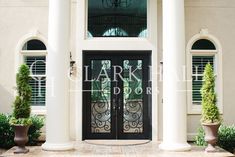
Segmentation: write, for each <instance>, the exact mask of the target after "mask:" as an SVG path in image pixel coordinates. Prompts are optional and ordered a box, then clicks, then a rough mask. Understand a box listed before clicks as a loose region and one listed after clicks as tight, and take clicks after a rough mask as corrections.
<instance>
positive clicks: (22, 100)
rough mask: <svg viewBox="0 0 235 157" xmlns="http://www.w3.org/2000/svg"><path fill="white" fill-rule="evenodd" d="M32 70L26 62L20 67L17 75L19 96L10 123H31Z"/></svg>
mask: <svg viewBox="0 0 235 157" xmlns="http://www.w3.org/2000/svg"><path fill="white" fill-rule="evenodd" d="M29 74H30V71H29V67H28V66H27V65H26V64H22V65H21V66H20V68H19V72H18V73H17V75H16V85H17V87H16V90H17V96H16V98H15V101H14V104H13V117H12V118H11V120H10V123H11V124H12V125H13V124H20V125H30V124H31V119H30V118H29V117H30V112H31V107H30V100H31V94H32V89H31V86H30V85H29V81H30V76H29Z"/></svg>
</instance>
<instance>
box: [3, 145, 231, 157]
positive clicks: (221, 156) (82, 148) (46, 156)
mask: <svg viewBox="0 0 235 157" xmlns="http://www.w3.org/2000/svg"><path fill="white" fill-rule="evenodd" d="M14 149H15V148H12V149H10V150H8V151H7V152H5V153H4V154H2V155H0V156H1V157H11V156H16V157H75V156H76V157H77V156H79V157H80V156H86V157H99V156H102V157H103V156H104V157H229V156H233V154H231V153H228V152H225V151H224V150H222V149H218V152H216V153H205V152H204V148H202V147H196V146H193V147H192V150H191V151H188V152H165V151H162V150H159V149H158V143H154V142H150V143H147V144H142V145H131V146H107V145H106V146H103V145H94V144H89V143H87V142H81V143H77V144H76V147H75V149H74V150H72V151H65V152H51V151H43V150H42V149H41V147H29V149H30V152H29V153H28V154H26V155H14V153H13V151H14Z"/></svg>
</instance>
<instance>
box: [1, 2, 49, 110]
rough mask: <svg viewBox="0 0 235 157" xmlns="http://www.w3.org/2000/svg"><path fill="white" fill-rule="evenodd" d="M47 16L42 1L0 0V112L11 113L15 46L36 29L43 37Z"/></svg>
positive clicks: (45, 4)
mask: <svg viewBox="0 0 235 157" xmlns="http://www.w3.org/2000/svg"><path fill="white" fill-rule="evenodd" d="M13 2H14V3H13ZM47 17H48V8H47V1H45V0H40V1H29V0H28V1H22V0H15V1H7V0H0V112H4V113H9V112H11V105H12V101H13V100H14V85H15V64H16V61H15V60H16V59H15V58H16V56H15V55H16V51H17V50H16V49H17V45H18V43H19V41H20V40H22V38H23V37H24V36H25V35H27V34H29V33H32V32H33V31H35V30H38V31H39V32H40V34H41V35H42V36H45V37H46V36H47V19H48V18H47Z"/></svg>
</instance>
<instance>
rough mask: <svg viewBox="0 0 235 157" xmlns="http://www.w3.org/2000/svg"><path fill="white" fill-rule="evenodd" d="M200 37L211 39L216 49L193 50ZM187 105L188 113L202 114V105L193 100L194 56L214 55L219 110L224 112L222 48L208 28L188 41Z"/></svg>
mask: <svg viewBox="0 0 235 157" xmlns="http://www.w3.org/2000/svg"><path fill="white" fill-rule="evenodd" d="M200 39H207V40H210V41H211V42H212V43H213V44H214V45H215V47H216V50H192V45H193V44H194V43H195V42H196V41H197V40H200ZM186 53H187V62H186V63H187V67H188V68H187V107H188V114H196V115H200V114H201V110H202V106H201V105H196V104H193V101H192V57H193V56H214V71H215V76H216V87H215V88H216V93H217V96H218V100H217V104H218V107H219V111H220V113H221V114H223V90H222V89H223V87H222V85H223V82H222V76H223V74H222V48H221V44H220V42H219V41H218V39H217V38H215V37H214V36H213V35H211V34H209V33H208V30H207V29H202V30H201V31H200V33H199V34H196V35H194V36H193V37H192V38H191V39H190V40H189V42H188V44H187V48H186Z"/></svg>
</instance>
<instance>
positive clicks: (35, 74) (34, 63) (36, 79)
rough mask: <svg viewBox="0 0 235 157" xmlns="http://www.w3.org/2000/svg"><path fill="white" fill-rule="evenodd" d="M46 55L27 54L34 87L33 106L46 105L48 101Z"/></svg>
mask: <svg viewBox="0 0 235 157" xmlns="http://www.w3.org/2000/svg"><path fill="white" fill-rule="evenodd" d="M45 62H46V57H45V56H25V63H26V64H27V65H28V66H29V68H30V71H31V75H30V76H31V80H30V82H29V84H30V85H31V87H32V97H31V105H32V106H44V105H45V102H46V64H45Z"/></svg>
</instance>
